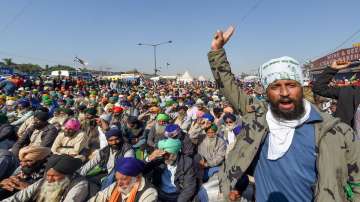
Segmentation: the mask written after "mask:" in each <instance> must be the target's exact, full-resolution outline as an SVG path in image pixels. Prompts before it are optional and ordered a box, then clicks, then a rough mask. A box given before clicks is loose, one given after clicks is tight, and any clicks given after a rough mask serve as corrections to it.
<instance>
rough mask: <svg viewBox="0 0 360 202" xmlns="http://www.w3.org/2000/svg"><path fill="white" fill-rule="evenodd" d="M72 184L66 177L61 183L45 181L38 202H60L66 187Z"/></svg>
mask: <svg viewBox="0 0 360 202" xmlns="http://www.w3.org/2000/svg"><path fill="white" fill-rule="evenodd" d="M69 184H70V179H69V178H68V177H65V178H64V179H63V180H61V181H60V182H52V183H48V181H47V180H45V182H44V184H42V186H41V188H40V195H39V197H38V199H37V200H36V201H37V202H48V201H51V202H58V201H60V199H61V197H62V195H63V192H64V191H65V189H66V187H67V186H68V185H69Z"/></svg>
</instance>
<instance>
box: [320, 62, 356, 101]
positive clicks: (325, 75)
mask: <svg viewBox="0 0 360 202" xmlns="http://www.w3.org/2000/svg"><path fill="white" fill-rule="evenodd" d="M349 65H350V63H343V62H336V61H335V62H333V63H332V64H331V66H330V67H327V68H326V69H325V70H324V71H323V72H321V74H320V75H319V77H318V78H317V80H316V81H315V83H314V86H313V92H314V93H315V94H318V95H321V96H323V97H328V98H333V99H338V97H339V93H340V87H330V86H329V83H330V81H331V79H332V78H334V76H335V75H336V73H337V72H338V71H339V70H341V69H345V68H347V67H348V66H349Z"/></svg>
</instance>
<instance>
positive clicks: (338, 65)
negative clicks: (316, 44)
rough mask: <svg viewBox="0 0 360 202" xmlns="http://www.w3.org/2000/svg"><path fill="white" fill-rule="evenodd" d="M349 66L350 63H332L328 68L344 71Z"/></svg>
mask: <svg viewBox="0 0 360 202" xmlns="http://www.w3.org/2000/svg"><path fill="white" fill-rule="evenodd" d="M350 65H351V62H345V61H334V62H333V63H332V64H331V65H330V67H331V68H332V69H337V70H341V69H345V68H347V67H349V66H350Z"/></svg>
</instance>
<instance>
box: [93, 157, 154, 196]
mask: <svg viewBox="0 0 360 202" xmlns="http://www.w3.org/2000/svg"><path fill="white" fill-rule="evenodd" d="M115 170H116V173H115V178H116V182H114V183H113V184H112V185H110V186H109V187H108V188H106V189H104V190H103V191H100V192H98V193H97V194H96V195H95V196H94V197H92V198H91V199H90V202H108V201H109V202H113V201H116V202H155V201H157V195H158V194H157V191H156V189H155V188H154V187H152V185H151V184H150V183H149V182H148V181H147V180H146V179H145V178H144V177H143V176H142V171H143V170H144V163H143V162H142V161H140V160H137V159H136V158H133V157H128V158H120V159H117V160H116V163H115Z"/></svg>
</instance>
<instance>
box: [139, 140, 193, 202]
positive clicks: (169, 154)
mask: <svg viewBox="0 0 360 202" xmlns="http://www.w3.org/2000/svg"><path fill="white" fill-rule="evenodd" d="M158 148H159V149H158V150H155V151H154V152H153V153H152V154H151V155H150V156H149V158H148V161H149V163H148V164H147V165H146V167H147V169H146V171H144V174H148V176H149V177H150V179H152V182H153V184H154V185H155V186H156V187H157V190H158V193H159V201H162V202H165V201H166V202H176V201H179V202H180V201H181V202H187V201H191V200H192V199H193V197H194V195H195V193H196V180H195V179H196V178H195V173H194V168H193V160H192V159H191V158H190V157H187V156H184V155H182V154H181V153H180V149H181V141H180V140H179V139H172V138H168V139H164V140H161V141H159V143H158ZM150 171H151V172H150Z"/></svg>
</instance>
